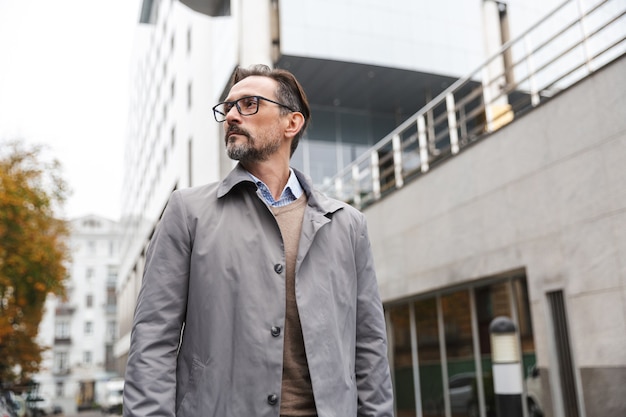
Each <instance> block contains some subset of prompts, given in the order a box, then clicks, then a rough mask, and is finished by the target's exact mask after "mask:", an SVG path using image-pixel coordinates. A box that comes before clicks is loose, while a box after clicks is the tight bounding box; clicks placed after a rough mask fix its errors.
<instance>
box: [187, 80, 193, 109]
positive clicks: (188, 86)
mask: <svg viewBox="0 0 626 417" xmlns="http://www.w3.org/2000/svg"><path fill="white" fill-rule="evenodd" d="M192 91H193V90H192V87H191V81H189V84H187V109H188V110H190V109H191V93H192Z"/></svg>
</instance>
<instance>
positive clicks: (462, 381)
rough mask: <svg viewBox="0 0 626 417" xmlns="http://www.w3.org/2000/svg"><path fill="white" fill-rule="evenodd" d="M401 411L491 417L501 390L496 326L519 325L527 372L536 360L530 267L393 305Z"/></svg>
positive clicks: (404, 415) (428, 416)
mask: <svg viewBox="0 0 626 417" xmlns="http://www.w3.org/2000/svg"><path fill="white" fill-rule="evenodd" d="M386 311H387V318H388V327H389V329H390V332H389V333H390V341H389V355H390V365H391V367H392V375H393V380H394V391H395V396H396V407H397V415H398V417H413V416H415V417H478V416H482V417H492V416H495V411H496V410H495V396H494V388H493V378H492V372H491V369H492V362H491V341H490V334H489V325H490V324H491V322H492V321H493V319H494V318H495V317H498V316H507V317H509V318H511V319H512V320H513V321H514V322H515V323H517V326H518V330H519V331H518V334H519V344H520V347H521V351H522V354H523V357H522V362H523V363H522V364H521V366H522V367H523V370H524V371H523V375H524V378H528V377H529V372H531V371H532V369H533V366H534V365H535V346H534V341H533V332H532V324H531V319H530V306H529V301H528V291H527V288H526V278H525V276H524V275H523V274H521V275H520V274H516V275H513V276H507V277H502V278H499V279H491V280H488V281H478V282H476V283H473V284H472V285H468V286H467V287H463V288H459V289H455V290H450V291H445V292H439V293H433V294H431V295H420V297H419V298H418V299H415V300H410V301H406V302H403V303H394V304H393V305H388V306H386Z"/></svg>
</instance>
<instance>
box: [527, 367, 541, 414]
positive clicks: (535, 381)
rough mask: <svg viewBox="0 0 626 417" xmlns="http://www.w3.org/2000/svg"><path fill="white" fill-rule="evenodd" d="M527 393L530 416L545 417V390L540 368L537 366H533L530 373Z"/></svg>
mask: <svg viewBox="0 0 626 417" xmlns="http://www.w3.org/2000/svg"><path fill="white" fill-rule="evenodd" d="M526 392H527V394H528V400H527V401H528V402H527V404H528V416H529V417H543V411H544V410H543V405H542V404H543V401H542V397H543V389H542V387H541V379H540V378H539V368H537V366H536V365H533V366H531V367H530V369H529V371H528V376H527V377H526Z"/></svg>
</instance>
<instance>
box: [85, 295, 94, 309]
mask: <svg viewBox="0 0 626 417" xmlns="http://www.w3.org/2000/svg"><path fill="white" fill-rule="evenodd" d="M85 306H86V307H87V308H92V307H93V294H87V297H86V299H85Z"/></svg>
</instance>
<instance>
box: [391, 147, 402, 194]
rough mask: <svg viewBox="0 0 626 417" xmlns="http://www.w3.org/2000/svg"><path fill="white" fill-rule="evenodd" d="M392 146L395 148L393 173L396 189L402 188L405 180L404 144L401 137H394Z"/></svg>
mask: <svg viewBox="0 0 626 417" xmlns="http://www.w3.org/2000/svg"><path fill="white" fill-rule="evenodd" d="M391 145H392V147H393V171H394V175H395V178H396V188H400V187H402V186H403V185H404V178H403V177H402V142H401V141H400V135H394V136H393V138H392V139H391Z"/></svg>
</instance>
